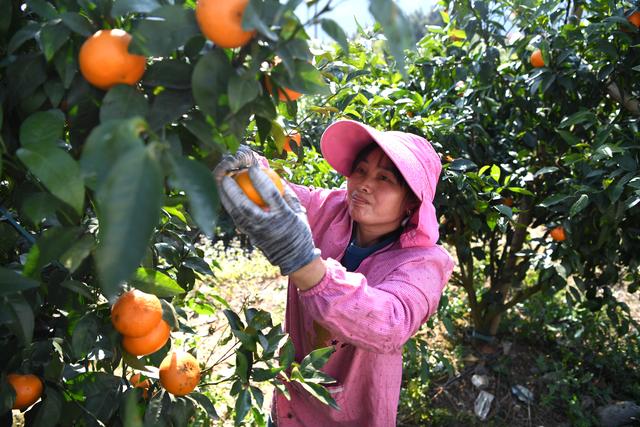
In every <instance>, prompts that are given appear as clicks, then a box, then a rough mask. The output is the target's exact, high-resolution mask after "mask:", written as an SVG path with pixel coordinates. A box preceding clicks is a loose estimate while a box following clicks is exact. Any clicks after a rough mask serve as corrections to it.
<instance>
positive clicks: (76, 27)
mask: <svg viewBox="0 0 640 427" xmlns="http://www.w3.org/2000/svg"><path fill="white" fill-rule="evenodd" d="M60 17H61V18H62V22H63V23H64V25H66V26H67V28H69V29H70V30H71V31H73V32H74V33H77V34H80V35H81V36H84V37H89V36H90V35H92V34H93V33H94V32H95V28H94V27H93V25H92V24H91V22H89V20H88V19H87V18H85V17H84V16H83V15H80V14H79V13H75V12H63V13H62V14H61V15H60Z"/></svg>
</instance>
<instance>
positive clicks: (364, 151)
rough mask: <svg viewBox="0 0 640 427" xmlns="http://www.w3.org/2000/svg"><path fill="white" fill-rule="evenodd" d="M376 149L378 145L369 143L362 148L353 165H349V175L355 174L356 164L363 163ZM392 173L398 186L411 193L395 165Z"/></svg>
mask: <svg viewBox="0 0 640 427" xmlns="http://www.w3.org/2000/svg"><path fill="white" fill-rule="evenodd" d="M376 148H380V146H379V145H378V144H375V143H371V144H369V145H367V146H366V147H364V148H363V149H362V150H360V152H359V153H358V155H357V156H356V159H355V160H354V161H353V164H352V165H351V173H353V172H355V170H356V168H357V167H358V164H359V163H360V162H362V161H364V160H365V159H366V158H367V156H368V155H369V154H371V153H372V152H373V150H375V149H376ZM380 149H381V150H382V148H380ZM383 153H384V151H383ZM385 155H386V154H385ZM392 172H393V175H394V176H395V177H396V179H397V180H398V182H399V183H400V185H401V186H402V187H403V188H408V189H409V191H411V189H410V188H409V184H407V181H406V180H405V179H404V176H402V174H401V173H400V170H398V168H397V167H396V165H393V170H392Z"/></svg>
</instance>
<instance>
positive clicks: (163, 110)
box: [147, 89, 193, 131]
mask: <svg viewBox="0 0 640 427" xmlns="http://www.w3.org/2000/svg"><path fill="white" fill-rule="evenodd" d="M192 108H193V95H192V94H191V90H173V89H166V90H163V91H162V92H160V93H159V94H158V95H157V96H156V97H155V98H154V99H153V104H152V105H151V111H149V114H148V116H147V117H148V120H149V127H151V129H152V130H154V131H158V130H160V129H163V128H164V127H165V126H167V125H168V124H172V123H175V122H176V121H177V120H178V119H180V118H181V117H182V116H183V115H184V114H185V113H187V112H188V111H189V110H191V109H192Z"/></svg>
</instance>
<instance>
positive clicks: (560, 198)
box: [539, 194, 571, 208]
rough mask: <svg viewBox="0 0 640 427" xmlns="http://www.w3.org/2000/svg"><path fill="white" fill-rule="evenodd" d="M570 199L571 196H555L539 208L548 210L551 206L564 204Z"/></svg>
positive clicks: (547, 199) (542, 203)
mask: <svg viewBox="0 0 640 427" xmlns="http://www.w3.org/2000/svg"><path fill="white" fill-rule="evenodd" d="M569 197H571V196H569V195H566V194H554V195H552V196H549V197H547V198H546V199H544V200H543V201H542V202H540V203H539V206H541V207H543V208H548V207H550V206H553V205H557V204H558V203H561V202H564V201H565V200H567V199H568V198H569Z"/></svg>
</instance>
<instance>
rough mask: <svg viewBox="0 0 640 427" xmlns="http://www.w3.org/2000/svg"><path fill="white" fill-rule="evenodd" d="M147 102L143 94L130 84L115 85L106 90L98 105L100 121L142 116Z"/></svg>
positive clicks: (144, 113)
mask: <svg viewBox="0 0 640 427" xmlns="http://www.w3.org/2000/svg"><path fill="white" fill-rule="evenodd" d="M148 111H149V104H147V100H146V98H145V97H144V95H143V94H142V93H141V92H139V91H138V90H137V89H136V88H135V87H133V86H130V85H116V86H114V87H113V88H111V89H110V90H109V92H107V94H106V95H105V97H104V99H103V100H102V106H101V107H100V122H102V123H104V122H106V121H108V120H117V119H128V118H129V117H132V116H140V117H144V116H146V115H147V112H148Z"/></svg>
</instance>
